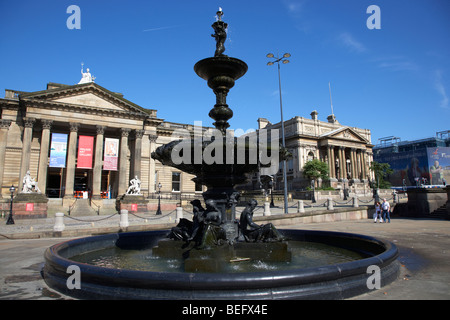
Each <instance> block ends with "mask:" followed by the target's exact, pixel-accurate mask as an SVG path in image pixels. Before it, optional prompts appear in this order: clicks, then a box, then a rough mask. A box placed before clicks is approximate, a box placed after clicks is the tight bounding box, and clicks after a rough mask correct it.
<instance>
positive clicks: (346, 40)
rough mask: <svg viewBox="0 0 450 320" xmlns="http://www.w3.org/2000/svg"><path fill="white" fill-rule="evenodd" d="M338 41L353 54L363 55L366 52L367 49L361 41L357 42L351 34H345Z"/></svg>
mask: <svg viewBox="0 0 450 320" xmlns="http://www.w3.org/2000/svg"><path fill="white" fill-rule="evenodd" d="M337 40H338V41H339V42H340V44H341V45H343V46H345V47H347V48H348V49H349V50H350V51H352V52H357V53H361V52H364V51H366V47H365V46H364V45H363V44H362V43H361V42H359V41H357V40H356V39H355V38H354V37H353V36H352V35H351V34H350V33H348V32H343V33H341V34H340V35H339V36H338V37H337Z"/></svg>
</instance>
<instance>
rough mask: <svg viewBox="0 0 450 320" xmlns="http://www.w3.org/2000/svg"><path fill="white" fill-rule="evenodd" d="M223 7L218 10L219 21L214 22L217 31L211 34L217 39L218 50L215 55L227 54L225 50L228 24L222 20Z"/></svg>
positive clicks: (213, 25)
mask: <svg viewBox="0 0 450 320" xmlns="http://www.w3.org/2000/svg"><path fill="white" fill-rule="evenodd" d="M222 16H223V12H222V8H219V11H217V21H216V22H214V23H213V24H212V27H213V29H214V31H215V33H214V34H212V35H211V36H212V37H214V38H215V39H216V52H215V53H214V56H215V57H220V56H225V55H224V54H223V52H224V51H225V45H224V44H225V40H226V39H227V27H228V24H227V23H225V22H223V21H222Z"/></svg>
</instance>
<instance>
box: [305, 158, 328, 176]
mask: <svg viewBox="0 0 450 320" xmlns="http://www.w3.org/2000/svg"><path fill="white" fill-rule="evenodd" d="M303 174H304V175H305V176H307V177H308V178H309V179H314V180H317V179H318V178H322V180H327V179H328V164H327V163H326V162H322V161H320V160H318V159H314V160H311V161H308V162H307V163H305V165H304V166H303Z"/></svg>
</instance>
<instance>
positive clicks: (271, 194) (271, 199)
mask: <svg viewBox="0 0 450 320" xmlns="http://www.w3.org/2000/svg"><path fill="white" fill-rule="evenodd" d="M270 207H271V208H275V204H274V203H273V176H270Z"/></svg>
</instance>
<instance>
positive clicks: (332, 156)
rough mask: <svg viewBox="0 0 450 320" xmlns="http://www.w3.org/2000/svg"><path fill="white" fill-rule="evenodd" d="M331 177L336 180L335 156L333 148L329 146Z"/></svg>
mask: <svg viewBox="0 0 450 320" xmlns="http://www.w3.org/2000/svg"><path fill="white" fill-rule="evenodd" d="M331 177H332V178H334V179H336V178H337V177H336V156H335V155H334V146H331Z"/></svg>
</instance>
